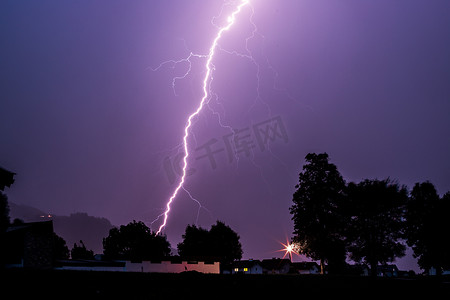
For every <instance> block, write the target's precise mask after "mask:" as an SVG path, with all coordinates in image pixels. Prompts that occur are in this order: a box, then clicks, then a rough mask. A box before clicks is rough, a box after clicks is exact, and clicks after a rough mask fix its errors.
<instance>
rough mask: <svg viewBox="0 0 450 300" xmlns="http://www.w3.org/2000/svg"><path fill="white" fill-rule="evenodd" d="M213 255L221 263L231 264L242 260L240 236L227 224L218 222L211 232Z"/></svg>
mask: <svg viewBox="0 0 450 300" xmlns="http://www.w3.org/2000/svg"><path fill="white" fill-rule="evenodd" d="M209 236H210V239H211V247H212V253H213V254H214V256H216V257H219V258H220V262H221V263H231V262H233V261H235V260H240V259H241V258H242V245H241V243H240V242H239V239H240V237H239V235H238V234H237V233H236V232H235V231H234V230H233V229H231V228H230V227H229V226H227V225H225V223H223V222H220V221H217V222H216V224H214V225H212V226H211V229H210V230H209Z"/></svg>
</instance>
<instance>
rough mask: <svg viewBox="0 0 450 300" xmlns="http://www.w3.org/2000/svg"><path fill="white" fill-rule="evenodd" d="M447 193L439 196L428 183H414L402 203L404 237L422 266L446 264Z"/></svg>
mask: <svg viewBox="0 0 450 300" xmlns="http://www.w3.org/2000/svg"><path fill="white" fill-rule="evenodd" d="M449 211H450V193H447V194H445V195H444V196H443V197H442V198H440V197H439V195H438V193H437V191H436V189H435V187H434V185H433V184H432V183H430V182H423V183H416V184H415V186H414V188H413V189H412V191H411V195H410V197H409V200H408V204H407V206H406V230H405V238H406V240H407V243H408V245H409V246H410V247H412V249H413V251H414V256H415V257H416V258H418V264H419V266H420V267H421V268H423V269H429V268H431V267H434V268H436V270H437V271H438V272H440V271H441V270H442V269H443V268H444V267H445V268H448V267H450V254H449V253H450V241H449V239H448V238H447V237H446V236H443V234H442V233H448V232H449V230H450V225H449V222H448V212H449Z"/></svg>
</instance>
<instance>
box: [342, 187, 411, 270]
mask: <svg viewBox="0 0 450 300" xmlns="http://www.w3.org/2000/svg"><path fill="white" fill-rule="evenodd" d="M347 190H348V203H347V205H348V206H347V207H348V213H349V214H350V218H349V224H348V231H347V237H348V238H349V241H350V245H349V247H348V250H349V254H350V258H351V259H353V260H354V261H357V262H360V261H363V262H365V263H367V264H368V265H369V266H370V267H371V274H372V275H373V276H375V275H376V268H377V265H378V263H387V262H391V261H393V260H394V259H395V258H396V257H401V256H403V255H404V253H405V245H403V244H402V242H401V240H400V239H401V237H402V233H403V228H404V227H403V226H404V221H403V220H404V219H403V208H404V205H405V203H406V200H407V197H408V192H407V190H406V187H401V186H399V185H398V184H396V183H393V182H392V181H390V180H389V179H386V180H368V179H366V180H364V181H362V182H360V183H358V184H355V183H350V184H349V185H348V189H347Z"/></svg>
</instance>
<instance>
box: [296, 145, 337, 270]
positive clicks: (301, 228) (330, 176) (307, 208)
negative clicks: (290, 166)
mask: <svg viewBox="0 0 450 300" xmlns="http://www.w3.org/2000/svg"><path fill="white" fill-rule="evenodd" d="M305 160H306V164H305V165H304V166H303V170H302V172H301V173H300V174H299V183H298V184H297V185H296V186H295V188H296V191H295V193H294V195H293V199H292V201H293V205H292V206H291V208H290V212H291V214H292V220H293V221H294V241H295V242H296V243H298V244H299V246H300V251H301V253H302V254H305V255H307V256H308V257H311V258H313V259H315V260H320V262H321V270H322V273H323V267H324V262H328V264H329V265H335V266H339V265H342V264H344V262H345V236H344V231H343V229H344V223H345V215H343V214H342V211H341V206H342V201H343V200H344V196H345V194H344V192H345V181H344V179H343V178H342V176H341V174H340V173H339V171H338V170H337V167H336V166H335V165H334V164H332V163H330V162H329V158H328V154H327V153H321V154H315V153H309V154H308V155H306V157H305Z"/></svg>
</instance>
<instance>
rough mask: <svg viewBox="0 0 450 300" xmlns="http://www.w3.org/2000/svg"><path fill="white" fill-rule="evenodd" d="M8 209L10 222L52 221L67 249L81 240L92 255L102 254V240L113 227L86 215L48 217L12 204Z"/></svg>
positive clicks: (37, 210) (31, 209)
mask: <svg viewBox="0 0 450 300" xmlns="http://www.w3.org/2000/svg"><path fill="white" fill-rule="evenodd" d="M9 208H10V213H9V215H10V218H11V221H12V220H14V219H16V218H18V219H22V220H23V221H25V222H37V221H44V220H49V219H52V220H53V227H54V230H55V232H56V234H57V235H59V236H61V237H62V238H64V240H66V243H67V246H68V247H69V249H72V247H73V244H74V243H79V241H80V240H83V242H84V244H85V245H86V248H87V249H90V250H93V251H94V253H103V245H102V240H103V238H104V237H106V236H108V234H109V230H110V229H111V228H112V227H113V225H112V224H111V222H110V221H109V220H108V219H106V218H99V217H94V216H89V215H88V214H87V213H80V212H79V213H73V214H71V215H70V216H56V215H49V213H46V212H43V211H41V210H39V209H37V208H34V207H31V206H27V205H20V204H15V203H12V202H10V203H9Z"/></svg>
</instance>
